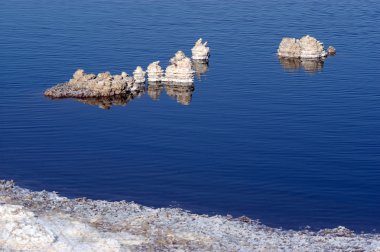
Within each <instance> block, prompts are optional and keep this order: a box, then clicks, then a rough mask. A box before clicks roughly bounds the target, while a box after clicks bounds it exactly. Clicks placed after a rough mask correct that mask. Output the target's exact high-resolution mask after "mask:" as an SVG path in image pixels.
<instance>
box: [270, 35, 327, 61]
mask: <svg viewBox="0 0 380 252" xmlns="http://www.w3.org/2000/svg"><path fill="white" fill-rule="evenodd" d="M277 54H278V56H280V57H286V58H307V59H318V58H324V57H326V56H327V53H326V51H325V50H324V48H323V43H322V42H320V41H318V40H317V39H315V38H314V37H311V36H309V35H306V36H304V37H302V38H301V39H295V38H283V39H282V41H281V43H280V46H279V48H278V50H277Z"/></svg>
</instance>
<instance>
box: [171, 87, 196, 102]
mask: <svg viewBox="0 0 380 252" xmlns="http://www.w3.org/2000/svg"><path fill="white" fill-rule="evenodd" d="M165 89H166V94H167V95H168V96H171V97H174V98H176V99H177V102H179V103H181V104H182V105H189V104H190V102H191V98H192V96H193V92H194V85H173V84H170V85H166V86H165Z"/></svg>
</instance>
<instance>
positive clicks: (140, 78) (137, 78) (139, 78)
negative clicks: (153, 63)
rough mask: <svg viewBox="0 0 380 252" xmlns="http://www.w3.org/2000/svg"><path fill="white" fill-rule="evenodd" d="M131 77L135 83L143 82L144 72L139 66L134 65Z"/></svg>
mask: <svg viewBox="0 0 380 252" xmlns="http://www.w3.org/2000/svg"><path fill="white" fill-rule="evenodd" d="M133 78H134V79H135V82H136V83H144V82H145V72H144V70H143V69H142V68H141V66H138V67H136V70H135V71H133Z"/></svg>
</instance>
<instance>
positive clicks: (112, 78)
mask: <svg viewBox="0 0 380 252" xmlns="http://www.w3.org/2000/svg"><path fill="white" fill-rule="evenodd" d="M133 83H134V79H133V78H132V77H130V76H129V75H128V74H127V73H125V72H122V73H121V74H120V75H111V73H110V72H104V73H99V74H97V75H95V74H86V73H85V72H84V70H82V69H78V70H77V71H76V72H75V73H74V75H73V78H72V79H70V80H69V81H68V82H65V83H61V84H58V85H56V86H54V87H52V88H49V89H47V90H46V91H45V92H44V95H45V96H48V97H51V98H86V97H109V96H114V95H123V94H127V93H128V91H129V89H130V88H131V87H132V86H133Z"/></svg>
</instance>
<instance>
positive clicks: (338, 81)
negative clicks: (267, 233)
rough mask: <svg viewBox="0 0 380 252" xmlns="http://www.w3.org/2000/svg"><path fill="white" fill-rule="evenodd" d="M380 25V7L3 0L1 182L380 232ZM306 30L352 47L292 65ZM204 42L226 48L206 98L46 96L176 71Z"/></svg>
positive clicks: (201, 87) (276, 222)
mask: <svg viewBox="0 0 380 252" xmlns="http://www.w3.org/2000/svg"><path fill="white" fill-rule="evenodd" d="M379 24H380V2H379V1H378V0H373V1H371V0H364V1H353V0H349V1H328V0H319V1H301V0H299V1H291V0H270V1H216V0H202V1H201V0H197V1H153V0H145V1H125V0H83V1H75V2H73V1H67V0H53V1H52V0H39V1H36V0H34V1H33V0H7V1H3V2H2V3H1V8H0V73H1V75H0V76H1V77H0V178H2V179H14V180H16V182H17V183H18V185H21V186H23V187H27V188H30V189H33V190H43V189H46V190H55V191H58V192H60V193H61V194H62V195H65V196H69V197H77V196H86V197H90V198H94V199H107V200H122V199H125V200H128V201H135V202H138V203H141V204H144V205H148V206H154V207H167V206H175V207H181V208H184V209H187V210H190V211H192V212H196V213H207V214H232V215H233V216H240V215H247V216H249V217H251V218H254V219H260V220H261V221H262V222H263V223H264V224H267V225H269V226H273V227H284V228H292V229H298V228H300V227H305V226H307V225H309V226H311V227H312V228H313V229H318V228H324V227H335V226H337V225H344V226H346V227H349V228H353V229H355V230H357V231H362V230H363V231H367V232H370V231H373V230H377V231H379V230H380V63H379V62H380V53H379V52H380V28H379V27H380V26H379ZM305 34H310V35H313V36H315V37H317V38H318V39H319V40H321V41H323V42H324V43H325V46H328V45H333V46H335V47H336V48H337V55H336V56H335V57H330V58H328V59H327V60H326V61H325V62H324V64H323V65H322V64H319V65H318V64H314V65H313V64H304V65H301V64H300V63H299V62H280V61H279V60H278V58H277V57H276V49H277V47H278V44H279V42H280V40H281V38H282V37H283V36H292V37H301V36H303V35H305ZM199 37H202V38H204V39H205V40H207V41H209V46H210V47H211V54H212V56H211V58H210V63H209V65H208V68H207V66H200V73H199V77H197V78H196V82H195V89H194V90H193V91H192V90H174V89H170V88H163V89H154V88H153V89H152V88H151V87H150V88H148V86H146V90H145V93H141V96H140V97H136V98H135V99H133V100H130V101H129V102H128V103H127V104H126V105H125V104H124V105H125V106H120V105H117V104H114V105H113V106H111V107H110V105H111V104H110V103H109V101H87V103H88V102H91V103H92V104H95V105H89V104H84V103H83V101H82V102H78V101H76V100H74V99H67V100H49V99H47V98H45V97H44V96H43V94H42V93H43V91H44V90H45V89H46V88H48V87H50V86H52V85H54V84H56V83H58V82H63V81H66V80H68V79H69V78H70V77H71V75H72V73H73V72H74V71H75V70H76V69H77V68H83V69H85V70H86V71H87V72H93V73H96V72H100V71H110V72H111V73H114V74H116V73H120V72H121V71H127V72H128V73H131V72H132V71H133V70H134V68H135V67H136V66H137V65H141V66H143V67H144V68H145V67H146V66H147V65H148V64H149V63H150V62H152V61H155V60H160V61H161V62H162V65H163V66H164V67H166V65H167V63H168V60H169V58H170V57H172V56H173V55H174V53H175V52H176V51H177V50H183V51H184V52H185V53H186V54H187V55H190V54H191V51H190V49H191V47H192V46H193V45H194V42H195V41H196V40H197V39H198V38H199ZM121 103H125V102H121ZM98 105H99V106H100V107H103V108H109V107H110V108H109V109H101V108H99V106H98Z"/></svg>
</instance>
